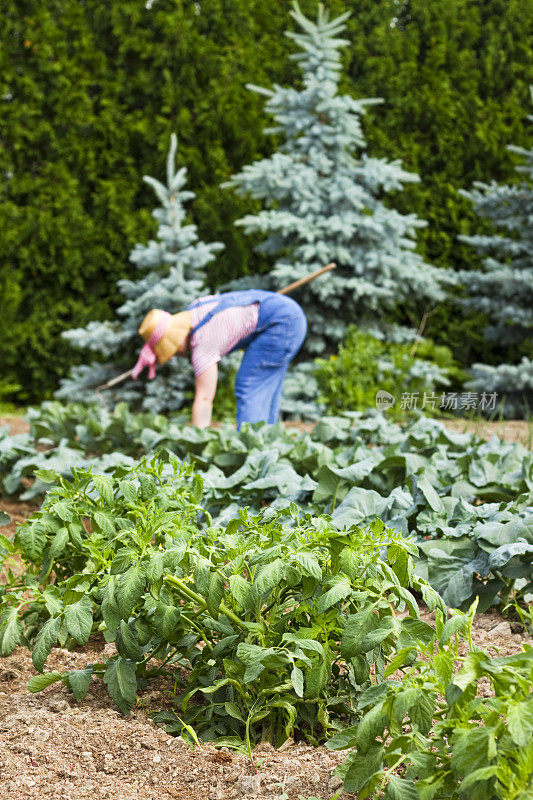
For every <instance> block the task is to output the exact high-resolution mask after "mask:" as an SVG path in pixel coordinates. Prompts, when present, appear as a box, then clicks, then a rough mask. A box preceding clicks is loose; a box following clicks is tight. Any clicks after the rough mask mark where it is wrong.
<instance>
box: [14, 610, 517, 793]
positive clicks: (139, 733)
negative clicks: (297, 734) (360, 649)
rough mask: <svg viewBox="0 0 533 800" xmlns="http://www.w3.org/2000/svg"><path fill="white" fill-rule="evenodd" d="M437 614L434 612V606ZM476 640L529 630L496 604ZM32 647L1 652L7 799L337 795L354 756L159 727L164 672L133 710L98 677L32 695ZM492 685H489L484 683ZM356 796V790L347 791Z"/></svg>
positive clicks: (87, 658)
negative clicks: (76, 687)
mask: <svg viewBox="0 0 533 800" xmlns="http://www.w3.org/2000/svg"><path fill="white" fill-rule="evenodd" d="M423 617H424V618H426V619H428V620H429V619H430V618H431V615H429V614H427V613H426V614H424V615H423ZM473 638H474V642H475V643H476V644H477V645H478V646H480V647H483V648H484V649H486V650H488V651H489V652H490V653H491V654H496V653H499V654H501V655H509V654H511V653H516V652H519V651H520V650H521V649H522V644H523V643H525V642H526V641H528V642H529V644H533V642H532V641H531V639H528V638H527V637H526V636H524V635H523V633H519V632H513V630H512V625H510V624H509V623H508V622H507V621H505V620H502V618H501V617H500V616H499V615H498V613H497V612H495V611H490V612H487V613H485V614H482V615H479V616H478V617H477V618H476V619H475V622H474V636H473ZM104 647H105V649H106V654H109V652H108V651H109V648H111V649H112V647H113V646H112V645H105V646H104V644H103V642H90V643H89V645H87V646H86V647H85V648H83V649H81V650H80V651H78V652H72V653H71V652H69V651H67V650H62V649H60V648H56V649H55V650H54V651H53V652H52V655H51V657H50V658H49V660H48V663H47V669H49V670H58V671H65V670H67V669H73V668H80V667H83V666H84V665H86V664H88V663H90V662H95V661H98V660H100V658H101V655H102V652H103V650H104ZM33 674H35V670H34V668H33V665H32V662H31V658H30V655H29V652H28V651H27V650H25V649H23V648H18V649H17V650H16V651H15V652H14V653H13V654H12V655H11V656H9V657H8V658H6V659H3V660H2V661H0V742H1V747H0V787H3V788H1V789H0V797H1V798H2V800H19V798H31V799H32V800H93V798H110V799H111V798H112V799H113V800H141V798H142V800H167V798H177V800H203V798H207V799H208V800H240V798H249V800H256V798H264V797H274V798H275V797H279V796H280V795H282V794H286V795H288V796H289V798H297V797H298V796H299V795H303V797H305V798H309V797H311V796H312V797H319V798H329V797H331V796H332V795H333V794H334V793H335V792H336V791H337V790H338V789H339V786H340V781H339V780H338V779H337V778H336V777H335V776H333V775H332V772H333V770H334V768H335V766H336V765H337V764H338V763H339V762H341V761H342V760H343V758H344V756H343V754H342V753H332V752H330V751H328V750H327V749H326V748H325V747H310V746H308V745H305V744H301V743H300V744H294V743H290V745H289V746H288V747H286V748H282V749H281V750H278V751H275V750H274V749H273V748H272V747H271V746H270V745H265V744H263V745H259V747H257V748H256V750H255V751H254V756H253V760H254V763H253V764H252V763H251V762H250V760H249V759H248V758H246V757H245V756H241V755H238V754H235V753H234V752H230V751H228V750H222V751H217V750H216V749H215V748H214V747H212V746H210V745H204V746H203V747H202V748H195V749H194V750H191V749H190V748H189V747H188V746H187V745H186V744H185V743H184V742H183V740H181V739H180V738H175V737H172V736H169V735H168V734H167V733H165V731H164V730H162V729H160V728H158V727H156V726H155V724H154V723H153V722H152V721H151V719H150V718H149V716H148V712H149V711H150V710H157V709H159V708H161V707H162V706H168V691H169V689H170V686H168V685H165V683H164V682H163V681H160V682H159V685H158V686H157V687H156V688H155V689H154V687H152V688H151V689H148V690H147V691H145V692H144V693H142V694H141V696H140V698H139V701H138V704H137V706H136V708H135V709H134V710H133V711H132V713H131V714H130V715H129V716H128V717H124V716H123V715H122V714H121V713H120V712H119V711H118V710H117V709H116V708H114V707H113V705H112V703H111V702H110V700H109V698H108V696H107V694H106V692H105V689H104V687H103V685H102V684H101V682H96V681H94V682H93V683H92V684H91V687H90V689H89V692H88V694H87V696H86V697H85V699H84V700H83V701H82V702H81V703H79V704H78V703H76V701H75V700H74V698H73V697H72V695H71V694H70V692H69V691H68V690H67V689H66V688H65V687H64V686H63V685H61V684H54V685H53V686H50V687H49V688H48V689H45V690H44V692H41V693H39V694H35V695H32V694H30V693H29V692H28V690H27V688H26V684H27V681H28V679H29V678H30V676H31V675H33ZM480 693H481V694H489V687H488V686H487V687H486V689H485V690H483V687H481V692H480ZM341 797H342V798H345V800H348V798H350V797H351V795H347V794H345V793H344V794H342V795H341Z"/></svg>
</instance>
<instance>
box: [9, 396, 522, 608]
mask: <svg viewBox="0 0 533 800" xmlns="http://www.w3.org/2000/svg"><path fill="white" fill-rule="evenodd" d="M28 416H29V421H30V424H31V430H30V433H29V434H18V435H16V436H10V435H9V434H8V432H7V430H0V486H1V487H2V489H3V491H5V492H7V493H14V492H17V491H21V490H23V491H22V494H21V498H22V499H31V498H36V497H39V496H42V493H43V491H45V490H46V488H47V487H48V486H49V485H50V484H48V483H46V481H44V480H42V477H43V476H46V475H47V474H48V473H47V472H46V470H52V471H57V472H60V473H61V474H62V476H63V477H65V478H66V477H69V476H72V468H73V467H74V468H75V469H76V468H81V467H83V468H85V469H92V470H93V471H95V472H98V473H99V474H111V473H112V472H113V470H114V469H115V468H116V467H117V465H121V466H124V467H126V466H131V467H133V466H134V465H135V463H136V459H138V458H139V457H140V456H141V455H143V454H154V453H156V452H157V451H158V450H160V449H161V448H168V449H171V450H172V451H173V452H174V453H176V454H177V455H178V457H179V458H181V459H184V460H187V461H190V462H194V465H195V469H196V472H197V473H198V474H200V475H202V477H203V479H204V483H205V489H204V500H203V504H204V507H205V508H206V510H208V511H209V513H210V515H211V517H212V519H213V521H214V522H215V523H216V524H217V525H219V526H223V525H225V524H227V523H228V522H229V521H230V520H231V519H232V518H234V517H235V516H236V515H237V514H238V511H239V509H241V508H243V507H248V508H250V509H251V512H252V513H255V514H259V513H260V512H261V510H262V509H263V508H264V506H265V505H271V506H272V507H273V508H274V509H276V508H284V507H286V506H287V505H288V504H289V503H291V502H294V503H297V504H298V507H299V509H300V510H301V512H302V513H310V514H313V515H317V514H324V513H325V514H330V515H331V516H332V519H333V524H334V525H335V527H337V528H342V527H343V526H345V525H351V524H358V525H366V524H368V523H370V522H372V521H373V520H375V519H378V518H379V519H382V520H383V521H384V522H385V523H386V524H387V525H388V526H389V527H391V528H394V529H395V530H397V531H399V532H401V533H402V534H403V535H404V536H408V535H412V536H414V537H415V538H416V541H417V545H418V551H419V552H418V555H417V556H416V571H417V574H419V575H420V576H421V577H423V578H425V579H427V580H429V582H430V583H431V584H432V585H433V586H434V588H436V589H437V590H438V591H439V592H440V593H441V594H442V596H443V598H444V600H445V602H446V603H447V604H448V605H450V606H453V607H457V608H467V607H468V606H469V605H470V603H471V602H472V600H473V599H474V598H475V597H478V598H479V608H480V609H481V610H484V609H486V608H488V607H489V606H490V605H492V604H501V606H502V608H506V607H509V603H512V601H513V598H516V599H517V601H518V602H520V603H527V602H528V599H529V597H530V595H531V593H532V590H533V582H532V581H533V573H532V570H531V553H532V552H533V524H532V519H533V455H532V454H531V452H530V451H528V450H527V449H526V448H525V447H523V446H522V445H520V444H510V443H506V442H501V441H500V440H498V439H497V438H496V437H494V438H493V439H492V440H491V441H490V442H485V441H484V440H482V439H480V438H479V437H478V436H476V435H474V434H465V433H462V434H460V433H454V432H452V431H450V430H448V429H446V428H445V427H444V426H443V425H442V424H440V423H439V422H437V421H436V420H431V419H428V418H426V417H424V416H422V415H419V416H418V417H414V418H412V419H411V420H410V421H409V422H408V423H406V424H404V425H403V426H399V425H397V424H395V423H393V422H391V421H389V420H388V419H387V418H385V417H384V416H383V415H382V414H375V413H374V414H372V413H366V414H362V413H350V414H346V415H344V416H342V417H323V418H322V420H321V421H320V422H319V423H318V425H316V426H315V427H314V428H313V430H312V431H311V432H309V433H306V432H300V431H298V430H286V429H285V428H284V427H283V426H282V425H277V426H267V425H261V424H259V425H254V426H244V427H243V429H242V430H241V431H239V432H237V431H236V430H235V429H234V427H233V426H232V425H229V424H222V425H221V426H220V427H219V428H217V429H209V430H199V429H197V428H193V427H190V426H188V425H186V424H185V419H184V418H183V417H179V416H178V417H170V418H166V417H163V416H161V415H152V414H133V413H131V412H130V411H129V410H128V408H127V407H126V406H124V405H119V406H117V407H116V408H115V409H114V411H113V412H112V413H110V412H109V411H107V410H106V409H104V408H102V407H99V406H89V407H85V406H80V405H76V404H69V405H65V406H63V405H61V404H60V403H46V404H43V406H42V407H41V408H40V409H39V410H36V411H30V413H29V415H28ZM36 470H37V471H38V474H39V475H40V476H41V477H40V478H35V479H34V480H33V481H32V476H34V475H35V471H36ZM40 470H45V471H44V472H40Z"/></svg>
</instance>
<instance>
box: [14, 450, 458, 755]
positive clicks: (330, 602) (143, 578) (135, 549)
mask: <svg viewBox="0 0 533 800" xmlns="http://www.w3.org/2000/svg"><path fill="white" fill-rule="evenodd" d="M40 477H41V478H42V479H46V480H50V479H51V478H52V477H54V476H52V475H43V474H42V473H41V474H40ZM55 477H56V478H57V479H58V482H57V484H56V485H55V486H54V488H53V489H51V490H50V491H49V492H48V494H47V500H46V502H45V505H44V506H43V508H42V510H41V511H39V512H37V513H36V514H35V516H34V517H33V518H32V519H31V520H29V521H28V522H27V523H26V524H25V525H24V526H22V527H21V528H20V529H19V530H18V531H17V534H16V537H15V542H14V543H13V544H10V543H9V542H8V540H6V550H9V552H10V553H15V552H16V553H18V554H19V555H20V556H21V557H22V559H23V560H24V563H25V565H26V568H27V569H26V572H25V573H24V574H22V575H21V576H20V577H19V578H14V577H12V578H11V580H10V581H9V582H8V584H7V585H6V587H5V588H4V590H3V596H2V616H1V618H0V651H1V652H2V654H3V655H6V654H8V653H9V652H11V651H12V650H13V648H14V647H15V646H16V645H17V644H20V643H25V644H27V645H29V646H30V647H31V648H32V659H33V663H34V666H35V667H36V669H37V670H38V671H39V672H41V673H42V674H41V675H38V676H36V677H35V678H33V679H32V680H31V682H30V688H31V689H32V690H35V691H37V690H40V689H42V688H44V687H45V686H48V685H50V684H51V683H53V682H54V681H59V680H62V681H63V682H64V683H65V684H66V685H68V686H70V688H71V689H72V690H73V692H74V695H75V696H76V697H77V698H78V699H79V698H80V697H83V695H84V693H85V691H86V689H87V687H88V685H89V682H90V679H91V675H98V676H100V677H102V678H103V680H104V682H105V684H106V685H107V688H108V691H109V694H110V696H111V697H112V699H113V700H114V701H115V702H116V703H117V705H118V706H119V708H120V709H121V710H122V711H123V712H124V713H127V712H128V711H129V710H130V709H131V707H132V705H133V703H134V701H135V696H136V691H137V687H138V685H143V682H145V681H146V680H147V679H148V678H149V677H151V676H153V675H155V674H160V673H161V672H162V671H165V670H170V671H172V672H173V671H175V670H181V669H182V668H183V667H185V668H186V670H187V673H188V678H187V682H186V685H184V686H183V687H182V690H181V692H180V693H179V696H178V697H177V699H176V703H177V709H176V712H175V713H173V714H170V715H169V714H166V715H165V714H163V715H160V716H159V717H158V720H159V721H160V722H165V723H166V724H167V726H168V728H169V730H171V731H173V732H181V733H185V735H186V734H187V732H188V731H194V735H195V736H197V737H199V738H200V739H217V740H219V741H220V740H221V737H222V738H223V739H224V741H227V742H228V743H233V744H235V743H236V742H237V741H238V742H240V743H241V745H240V746H242V747H244V748H245V749H246V751H247V752H250V748H251V746H252V744H253V743H254V742H256V741H258V740H259V739H263V740H268V741H272V742H274V743H276V744H281V743H282V741H284V740H285V739H286V738H287V737H288V736H290V735H293V734H294V735H298V736H303V737H305V738H306V739H307V740H308V741H311V742H318V741H323V740H324V739H325V737H326V736H327V734H328V732H329V731H331V730H335V729H338V728H339V727H340V726H341V725H342V724H346V723H350V722H353V719H354V713H355V708H356V704H357V698H358V697H359V695H360V694H361V692H362V691H364V690H365V688H367V687H368V686H369V685H370V682H371V680H372V678H373V679H374V680H381V679H382V678H383V674H384V670H385V668H386V664H387V661H388V660H389V659H390V657H391V654H393V653H394V651H395V642H396V640H397V638H398V636H400V635H402V631H404V630H407V629H408V628H409V626H410V625H411V623H412V622H413V621H416V620H417V618H418V608H417V605H416V601H415V599H414V596H413V594H412V592H411V590H415V591H418V592H421V593H422V595H423V597H424V599H425V600H426V602H427V603H428V604H429V606H430V607H433V608H434V607H436V606H438V607H440V608H441V609H442V610H444V605H443V603H442V600H441V599H440V597H439V596H438V595H437V594H436V592H434V590H433V589H431V587H430V586H429V585H428V584H426V582H425V581H423V580H420V579H418V578H417V577H416V576H415V574H414V565H413V561H412V558H411V556H412V554H413V553H414V552H415V547H414V545H413V544H412V543H411V542H409V541H407V540H404V539H402V537H401V536H400V535H399V534H397V533H395V532H394V531H392V530H390V529H387V528H386V527H385V526H384V525H383V523H381V522H379V521H376V522H374V523H373V524H372V525H371V526H370V527H369V528H368V529H364V528H359V527H357V526H353V527H351V528H348V529H346V530H343V531H339V530H338V529H337V528H336V527H335V526H333V525H332V524H331V521H330V520H329V518H327V517H310V516H301V515H300V512H299V509H298V507H297V506H296V505H294V504H290V505H289V506H288V507H287V508H285V509H280V510H278V511H273V510H272V509H266V510H265V511H264V512H263V513H262V514H261V515H260V516H252V515H250V514H249V513H248V512H247V511H246V510H241V511H240V513H239V515H238V516H237V517H236V518H235V519H233V520H231V521H230V522H229V523H228V524H227V525H226V526H224V527H213V526H211V525H210V524H209V522H210V519H209V514H208V513H207V512H206V511H205V509H203V507H202V505H201V504H200V499H201V483H202V482H201V479H200V478H199V477H198V476H196V475H194V474H193V472H192V470H191V468H190V467H189V466H183V465H181V464H180V463H179V462H178V460H177V459H176V457H175V456H173V455H168V456H167V457H166V458H159V459H152V460H151V461H147V460H143V461H142V462H140V464H138V465H136V466H135V467H134V468H129V469H128V468H126V467H118V468H116V469H115V470H114V472H113V474H112V475H111V476H98V475H93V474H92V473H91V472H89V471H87V470H75V473H74V478H73V480H72V481H67V480H65V479H63V478H60V477H59V476H55ZM203 523H205V524H203ZM403 611H407V614H408V616H407V617H406V618H402V617H401V613H402V612H403ZM96 632H100V633H102V634H103V635H104V636H105V638H106V640H107V641H110V642H111V641H112V642H115V645H116V648H117V655H116V656H114V657H111V658H109V659H107V660H105V661H104V662H102V663H100V664H93V665H91V666H89V667H87V668H85V669H84V670H82V671H80V670H71V671H70V672H68V673H65V674H60V673H58V672H48V673H44V672H43V670H44V667H45V664H46V660H47V658H48V656H49V654H50V651H51V648H52V647H53V646H55V645H56V644H57V643H58V642H59V644H61V645H62V646H67V647H72V646H75V645H80V644H81V645H83V644H86V643H87V641H88V639H89V637H90V635H91V633H96ZM228 737H229V738H228Z"/></svg>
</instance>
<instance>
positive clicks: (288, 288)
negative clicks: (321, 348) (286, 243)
mask: <svg viewBox="0 0 533 800" xmlns="http://www.w3.org/2000/svg"><path fill="white" fill-rule="evenodd" d="M336 266H337V265H336V264H335V263H334V262H333V261H330V263H329V264H326V266H325V267H322V268H321V269H317V270H316V272H312V273H311V274H310V275H306V276H305V278H300V279H299V280H297V281H294V283H289V285H288V286H285V287H284V288H283V289H280V290H279V291H278V292H276V294H289V292H293V291H294V290H295V289H299V288H300V286H304V284H306V283H309V281H313V280H314V279H315V278H318V276H319V275H322V274H323V273H324V272H329V271H330V270H332V269H335V267H336ZM132 372H133V369H129V370H128V371H127V372H123V373H122V374H121V375H117V377H116V378H112V379H111V380H110V381H108V382H107V383H101V384H100V386H97V387H96V389H95V391H96V393H97V394H99V392H100V391H101V390H102V389H111V387H112V386H115V384H117V383H121V382H122V381H125V380H126V379H127V378H129V377H130V375H131V373H132Z"/></svg>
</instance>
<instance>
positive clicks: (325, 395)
mask: <svg viewBox="0 0 533 800" xmlns="http://www.w3.org/2000/svg"><path fill="white" fill-rule="evenodd" d="M412 351H413V345H412V344H401V343H396V342H388V341H385V340H383V339H377V338H375V337H374V336H372V335H371V334H369V333H366V332H365V331H362V330H359V329H358V328H356V327H355V326H354V325H352V326H350V327H349V329H348V333H347V335H346V338H345V340H344V342H343V343H342V344H341V345H340V346H339V350H338V353H337V354H335V355H333V356H331V357H330V358H329V359H322V358H321V359H316V361H315V364H316V372H315V375H316V378H317V381H318V386H319V389H320V397H319V400H320V402H321V403H324V404H325V406H326V408H327V410H328V412H329V413H332V414H338V413H340V412H343V411H362V410H365V409H367V408H369V407H372V406H375V403H376V392H377V391H378V390H379V389H381V390H383V391H386V392H389V393H390V394H392V395H394V396H395V398H396V403H395V404H394V405H393V406H392V407H391V408H390V409H388V413H389V414H390V415H391V416H393V417H395V418H402V417H405V416H406V411H405V409H403V408H402V406H401V403H400V398H401V396H402V394H403V393H404V392H405V393H418V396H419V397H420V398H421V399H422V398H423V396H424V392H426V394H427V395H432V394H433V393H434V392H435V390H436V387H437V386H447V385H449V383H450V377H451V376H452V375H453V378H454V380H455V381H457V379H458V378H459V377H460V376H461V372H460V371H459V369H458V368H457V365H456V364H455V362H454V360H453V358H452V354H451V352H450V351H449V350H448V349H447V348H446V347H443V346H440V347H437V346H435V345H434V344H433V342H431V341H429V340H421V341H420V342H419V343H418V345H417V350H416V354H415V355H413V354H412ZM427 411H428V413H429V414H434V413H437V414H438V413H439V411H438V407H437V406H436V407H435V408H434V409H432V407H431V406H428V409H427Z"/></svg>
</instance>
